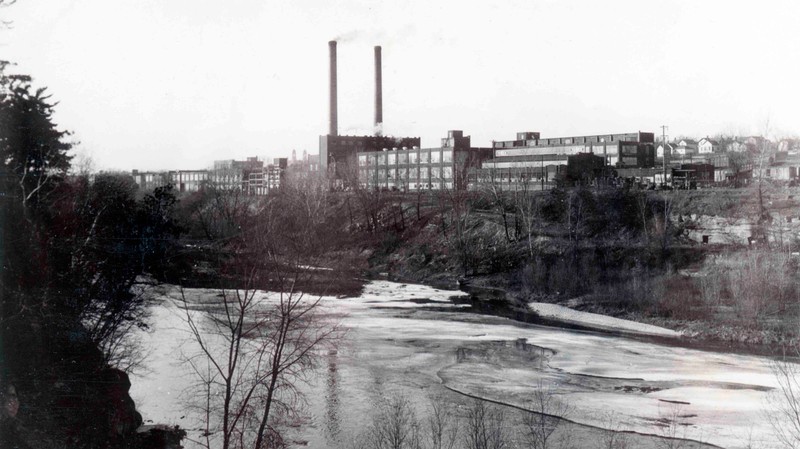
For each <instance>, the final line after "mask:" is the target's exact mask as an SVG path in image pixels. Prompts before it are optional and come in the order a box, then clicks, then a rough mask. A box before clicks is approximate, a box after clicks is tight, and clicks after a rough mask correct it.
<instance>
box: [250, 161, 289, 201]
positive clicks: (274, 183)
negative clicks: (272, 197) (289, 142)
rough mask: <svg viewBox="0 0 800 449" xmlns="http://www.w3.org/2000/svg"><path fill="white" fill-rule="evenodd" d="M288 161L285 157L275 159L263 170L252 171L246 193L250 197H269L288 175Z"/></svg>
mask: <svg viewBox="0 0 800 449" xmlns="http://www.w3.org/2000/svg"><path fill="white" fill-rule="evenodd" d="M288 161H289V160H288V159H287V158H285V157H279V158H275V159H273V161H272V163H271V164H268V165H267V166H265V167H263V168H262V169H261V170H253V171H250V172H249V173H248V175H247V183H246V184H245V185H244V189H243V190H244V192H245V193H247V194H248V195H269V193H270V192H272V191H274V190H277V189H279V188H280V187H281V184H282V183H283V181H284V178H285V175H286V168H287V167H288V165H289V163H288Z"/></svg>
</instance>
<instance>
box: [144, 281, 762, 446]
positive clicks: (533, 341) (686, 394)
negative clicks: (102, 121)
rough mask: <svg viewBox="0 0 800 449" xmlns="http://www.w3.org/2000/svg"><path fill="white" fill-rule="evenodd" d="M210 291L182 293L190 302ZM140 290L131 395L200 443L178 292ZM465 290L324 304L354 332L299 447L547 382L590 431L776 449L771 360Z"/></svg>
mask: <svg viewBox="0 0 800 449" xmlns="http://www.w3.org/2000/svg"><path fill="white" fill-rule="evenodd" d="M214 293H215V292H214V291H212V290H204V289H187V290H185V291H184V294H185V296H186V297H187V298H190V299H191V298H193V297H196V298H200V297H206V298H211V297H213V296H214ZM146 294H148V295H149V296H150V297H151V298H153V299H155V300H156V301H155V303H154V305H153V306H152V315H151V322H150V324H151V329H150V331H149V332H146V333H145V332H142V333H141V334H140V335H139V337H140V338H141V340H142V343H143V345H144V347H145V348H147V350H148V351H149V356H148V359H147V361H146V363H145V368H146V369H143V370H140V371H139V372H138V373H134V375H132V376H131V381H132V384H133V386H132V388H131V394H132V396H133V398H134V400H135V401H136V403H137V407H138V409H139V410H140V411H141V413H142V415H143V416H144V417H145V419H146V420H152V422H155V423H164V424H178V425H180V426H181V427H183V428H186V429H189V437H190V438H192V439H198V438H199V435H200V432H201V431H200V429H201V425H200V422H201V418H202V416H201V414H200V413H199V412H197V411H193V410H192V409H191V408H188V407H187V405H186V404H187V400H190V399H191V396H192V395H193V394H196V393H192V392H191V389H190V388H191V386H192V384H193V381H192V373H191V370H190V368H189V366H187V364H186V363H185V362H181V360H184V359H185V357H183V356H182V355H181V354H182V353H185V351H186V348H187V347H188V346H189V345H190V341H191V339H190V335H189V333H188V328H187V326H186V323H185V312H184V311H183V310H182V309H181V308H180V307H179V306H178V303H177V300H178V298H180V296H181V294H180V291H179V289H178V288H177V287H174V286H170V285H161V286H155V287H148V288H147V293H146ZM460 295H463V293H461V292H458V291H445V290H438V289H434V288H430V287H426V286H421V285H412V284H400V283H392V282H387V281H372V282H369V283H368V284H366V286H365V288H364V291H363V293H362V294H361V295H360V296H359V297H354V298H325V299H324V301H323V306H324V307H325V310H326V311H328V312H329V314H330V315H331V316H335V317H337V318H336V319H337V320H338V321H339V322H340V323H341V325H342V326H343V327H344V328H346V329H347V333H346V335H345V337H344V339H343V341H342V342H341V344H340V345H339V347H338V349H337V350H331V351H326V352H325V353H323V354H322V355H321V359H320V364H319V367H318V369H317V370H316V371H315V375H314V376H313V381H312V382H311V383H310V384H309V385H307V386H305V387H304V390H305V392H306V398H307V406H306V408H305V414H304V415H305V416H306V419H305V420H300V421H299V422H298V423H296V425H295V426H294V427H291V428H289V430H288V432H287V435H289V437H290V439H291V441H294V442H298V443H302V445H303V446H305V447H317V448H325V447H346V442H347V441H348V438H350V437H351V436H352V435H353V434H355V433H357V432H358V431H359V429H361V428H363V426H364V423H365V422H367V420H368V419H369V416H371V413H372V412H373V410H374V406H375V402H376V398H378V397H381V396H387V395H390V394H403V395H404V396H406V397H408V398H410V400H411V401H412V403H414V404H416V405H419V406H420V407H424V406H425V404H426V403H427V402H426V401H428V400H429V398H430V397H439V398H441V397H449V398H450V399H449V400H448V401H449V402H451V403H458V402H459V399H458V398H463V400H464V401H466V400H468V399H469V397H480V398H485V399H489V400H491V401H493V402H495V403H498V404H508V405H511V406H520V407H524V406H525V405H526V403H527V401H528V400H529V398H530V397H531V393H532V392H533V391H534V389H536V388H538V387H541V386H546V387H547V388H549V389H550V390H551V391H552V392H553V393H554V394H556V395H558V397H559V398H560V399H561V400H562V401H564V402H566V403H569V404H571V405H572V407H571V411H570V413H569V415H568V416H567V418H568V419H569V420H570V421H572V422H575V423H578V424H581V425H584V427H585V428H587V429H594V428H598V427H599V428H603V427H608V426H609V425H613V427H614V428H615V429H617V430H627V431H633V432H637V433H641V434H651V435H661V436H664V435H666V434H667V432H672V433H671V434H670V436H679V437H682V438H686V439H690V440H694V441H702V442H705V443H709V444H712V445H716V446H720V447H728V448H737V447H747V446H748V444H749V445H750V447H765V448H770V447H777V445H776V442H775V441H774V440H773V437H772V434H773V432H772V429H771V427H770V425H769V419H768V416H769V412H768V410H769V407H768V402H767V399H768V397H769V395H770V394H772V393H771V392H772V391H773V389H774V388H775V387H776V386H777V382H776V380H775V378H774V376H773V375H772V371H771V369H770V361H769V359H767V358H762V357H756V356H747V355H738V354H729V353H720V352H706V351H700V350H694V349H687V348H684V347H680V346H677V345H668V344H666V345H665V344H658V343H654V342H651V341H647V340H644V339H637V338H634V337H627V336H620V335H614V334H604V333H597V332H586V331H575V330H568V329H561V328H556V327H546V326H537V325H530V324H524V323H519V322H515V321H512V320H509V319H505V318H499V317H493V316H487V315H481V314H475V313H471V312H468V311H465V307H468V306H465V305H463V304H456V303H454V302H452V301H451V300H450V299H451V297H453V296H460ZM670 419H672V420H673V421H679V422H678V423H677V424H678V425H677V426H671V425H669V424H667V423H668V422H669V420H670ZM593 431H596V430H593ZM589 435H591V434H589ZM185 446H186V447H187V448H191V447H194V445H193V444H192V443H191V442H187V443H186V444H185ZM644 446H646V445H644V443H642V447H644ZM299 447H302V446H299ZM576 447H586V446H583V445H581V446H576ZM598 447H599V446H598ZM637 447H639V446H638V445H637Z"/></svg>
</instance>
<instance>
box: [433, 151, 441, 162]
mask: <svg viewBox="0 0 800 449" xmlns="http://www.w3.org/2000/svg"><path fill="white" fill-rule="evenodd" d="M441 161H442V152H441V151H438V150H436V151H432V152H431V162H432V163H437V162H441Z"/></svg>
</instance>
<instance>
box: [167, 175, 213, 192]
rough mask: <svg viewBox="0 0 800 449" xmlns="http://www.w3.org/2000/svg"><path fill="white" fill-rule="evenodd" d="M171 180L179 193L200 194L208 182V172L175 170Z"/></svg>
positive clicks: (170, 176)
mask: <svg viewBox="0 0 800 449" xmlns="http://www.w3.org/2000/svg"><path fill="white" fill-rule="evenodd" d="M169 178H170V183H171V184H172V185H173V186H174V187H175V190H177V191H178V192H199V191H200V190H202V189H203V186H204V185H205V184H206V183H207V182H208V170H175V171H171V172H169Z"/></svg>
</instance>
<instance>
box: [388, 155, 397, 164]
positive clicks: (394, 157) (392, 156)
mask: <svg viewBox="0 0 800 449" xmlns="http://www.w3.org/2000/svg"><path fill="white" fill-rule="evenodd" d="M396 159H397V156H396V155H395V154H394V153H392V154H390V155H389V165H394V163H395V161H396Z"/></svg>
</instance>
